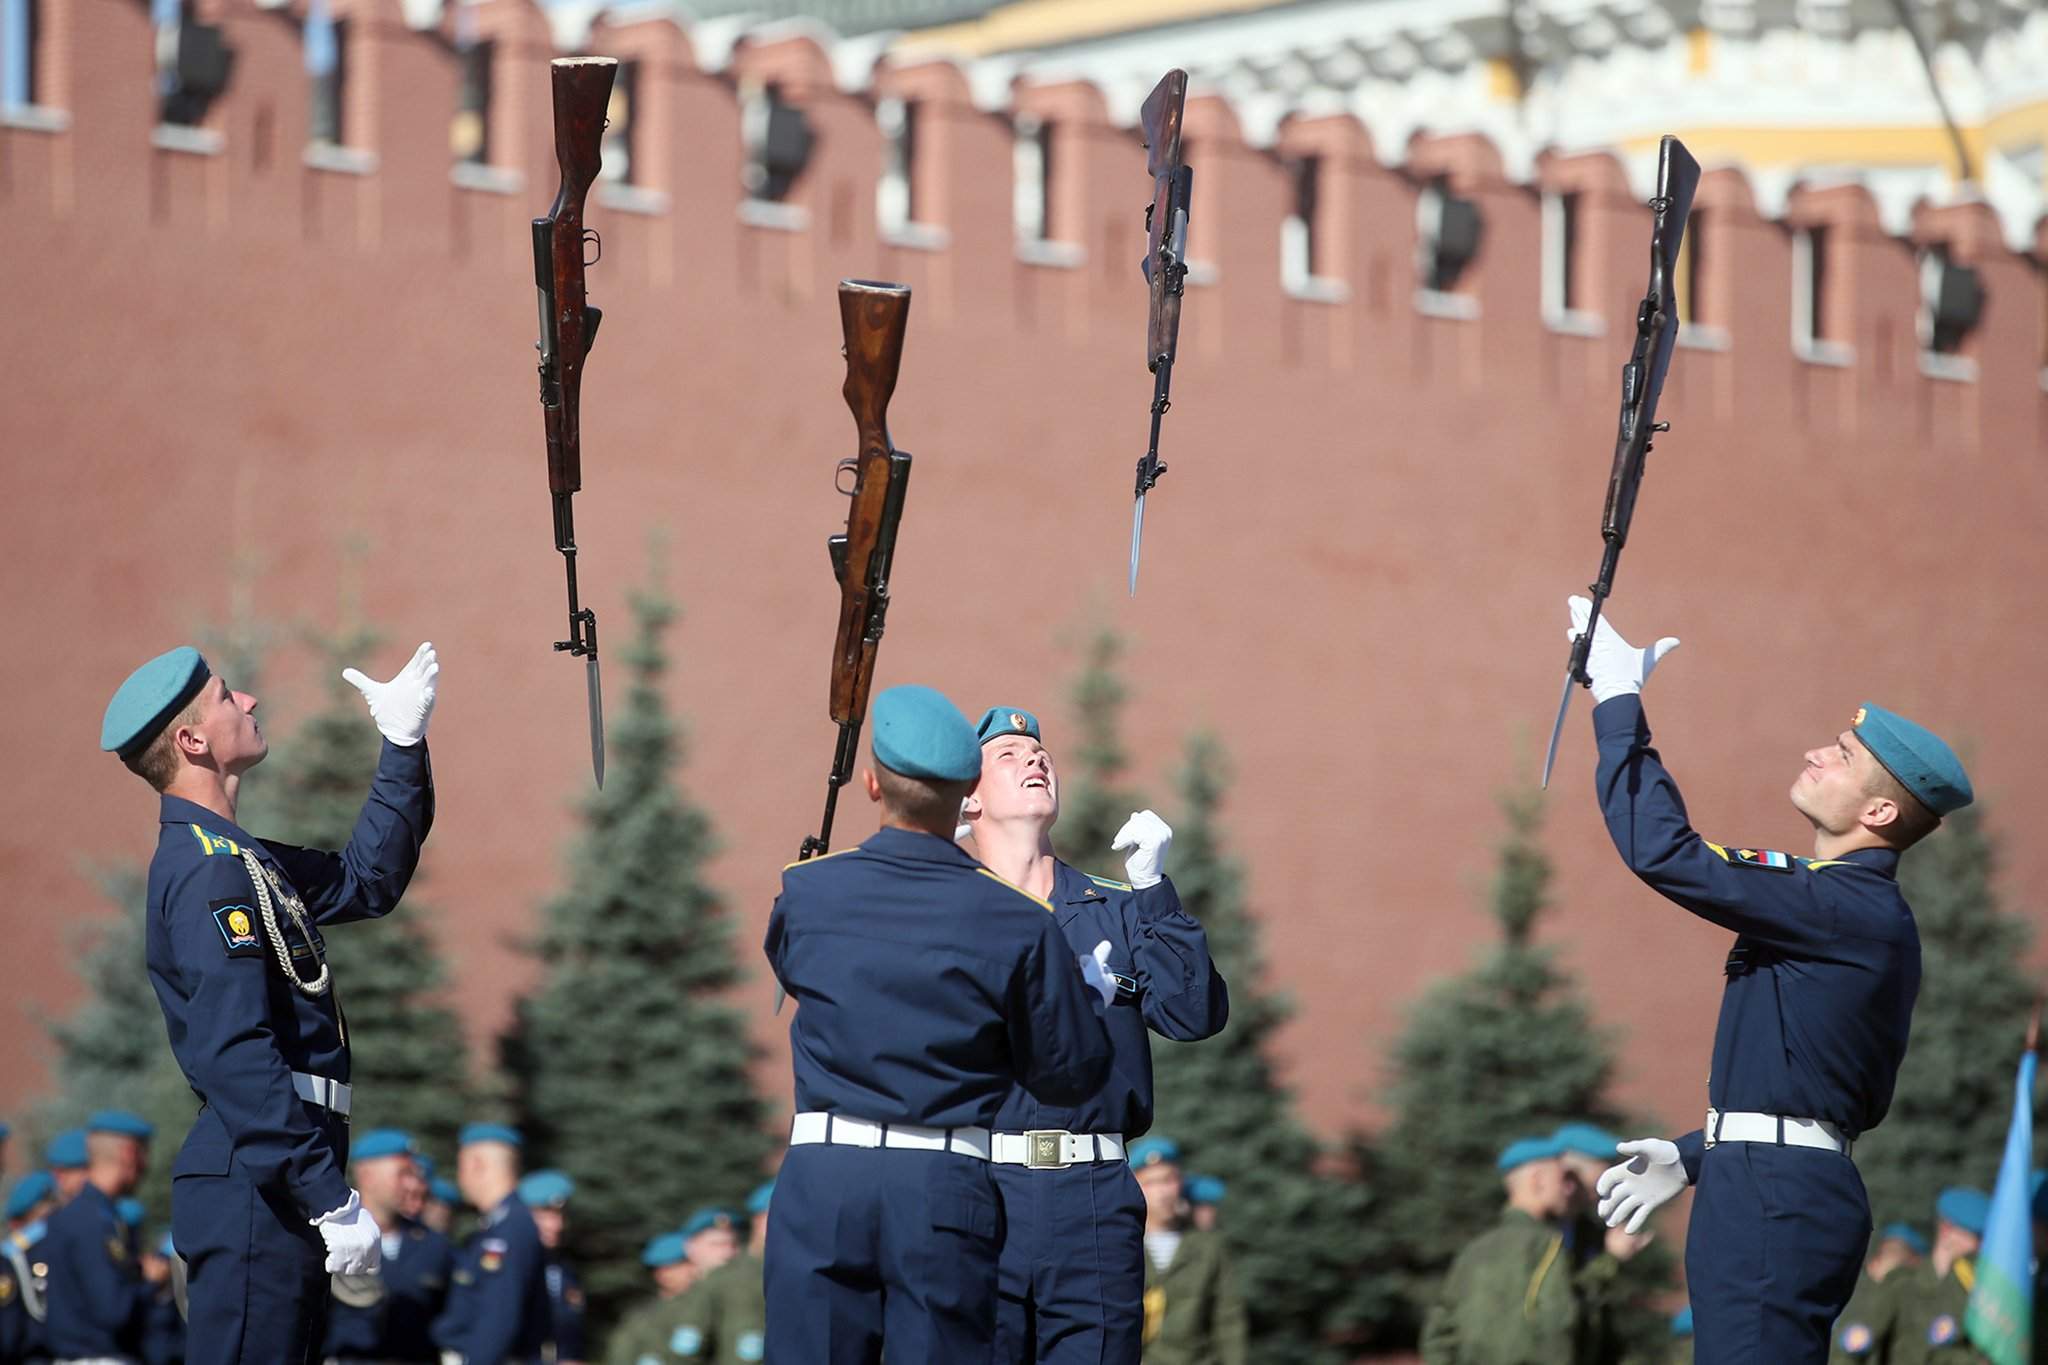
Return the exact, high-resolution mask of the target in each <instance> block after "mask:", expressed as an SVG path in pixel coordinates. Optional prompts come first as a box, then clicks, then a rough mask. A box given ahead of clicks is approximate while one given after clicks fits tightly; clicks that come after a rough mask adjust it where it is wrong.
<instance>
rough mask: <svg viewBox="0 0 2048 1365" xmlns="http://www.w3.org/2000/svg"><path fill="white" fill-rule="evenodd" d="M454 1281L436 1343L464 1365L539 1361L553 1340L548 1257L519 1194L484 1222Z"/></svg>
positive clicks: (460, 1259)
mask: <svg viewBox="0 0 2048 1365" xmlns="http://www.w3.org/2000/svg"><path fill="white" fill-rule="evenodd" d="M453 1278H454V1284H453V1287H452V1288H451V1289H450V1291H449V1294H448V1306H447V1308H446V1310H445V1311H444V1312H443V1313H442V1315H441V1320H440V1322H439V1323H437V1324H436V1325H435V1340H436V1341H437V1342H438V1343H439V1345H440V1346H441V1349H443V1350H445V1351H454V1352H456V1353H458V1354H460V1355H461V1356H462V1358H463V1362H464V1365H500V1362H505V1361H530V1360H538V1359H539V1358H540V1354H541V1350H542V1348H543V1347H545V1346H547V1345H548V1344H549V1343H551V1342H552V1341H553V1340H554V1322H553V1307H552V1305H551V1304H550V1303H549V1301H548V1282H547V1258H546V1252H545V1250H544V1249H543V1248H542V1247H541V1244H540V1230H539V1229H538V1228H536V1227H535V1226H534V1225H533V1214H532V1213H531V1212H529V1211H528V1210H527V1207H526V1205H525V1204H523V1203H521V1202H520V1200H519V1196H518V1195H516V1194H515V1195H508V1196H507V1197H506V1199H505V1202H504V1203H502V1204H500V1205H498V1207H496V1208H495V1209H492V1210H491V1211H490V1212H489V1213H488V1214H486V1215H484V1220H483V1225H482V1226H481V1227H479V1228H478V1229H477V1230H476V1231H475V1232H473V1233H471V1234H470V1237H469V1240H468V1241H466V1242H464V1243H463V1244H462V1252H461V1254H460V1255H458V1256H457V1257H456V1260H455V1272H454V1277H453Z"/></svg>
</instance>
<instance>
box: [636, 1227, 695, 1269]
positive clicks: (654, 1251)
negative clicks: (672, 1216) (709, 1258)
mask: <svg viewBox="0 0 2048 1365" xmlns="http://www.w3.org/2000/svg"><path fill="white" fill-rule="evenodd" d="M689 1259H690V1249H689V1248H688V1247H686V1246H684V1245H683V1234H681V1233H680V1232H664V1233H662V1234H661V1235H660V1236H659V1237H654V1238H650V1239H649V1240H648V1243H647V1245H646V1246H645V1247H644V1248H642V1249H641V1252H640V1264H641V1265H644V1266H646V1267H647V1268H648V1269H649V1270H659V1269H661V1268H662V1267H663V1266H666V1265H681V1264H682V1263H683V1262H684V1261H687V1260H689Z"/></svg>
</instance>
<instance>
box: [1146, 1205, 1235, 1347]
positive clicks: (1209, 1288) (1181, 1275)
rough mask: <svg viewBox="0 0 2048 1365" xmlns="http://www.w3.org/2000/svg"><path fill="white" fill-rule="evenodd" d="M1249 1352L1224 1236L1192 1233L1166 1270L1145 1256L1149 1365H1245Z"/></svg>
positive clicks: (1190, 1231) (1198, 1232)
mask: <svg viewBox="0 0 2048 1365" xmlns="http://www.w3.org/2000/svg"><path fill="white" fill-rule="evenodd" d="M1249 1352H1250V1345H1249V1338H1248V1334H1247V1330H1246V1327H1245V1316H1244V1297H1243V1295H1242V1294H1240V1293H1239V1292H1238V1287H1237V1277H1236V1275H1235V1274H1234V1273H1233V1272H1232V1271H1231V1268H1230V1258H1229V1257H1228V1256H1227V1255H1225V1254H1224V1250H1223V1239H1222V1237H1220V1236H1219V1235H1218V1234H1216V1233H1214V1232H1203V1231H1201V1230H1199V1229H1196V1228H1190V1229H1188V1230H1187V1231H1186V1232H1185V1233H1183V1234H1182V1235H1181V1239H1180V1246H1179V1247H1178V1248H1177V1249H1176V1250H1175V1251H1174V1253H1173V1260H1172V1261H1170V1262H1169V1263H1168V1264H1167V1267H1166V1269H1165V1270H1164V1271H1161V1270H1160V1269H1159V1268H1158V1267H1157V1266H1155V1265H1153V1264H1152V1258H1151V1256H1149V1255H1148V1256H1146V1257H1145V1355H1144V1361H1145V1365H1245V1362H1246V1360H1247V1358H1248V1356H1249Z"/></svg>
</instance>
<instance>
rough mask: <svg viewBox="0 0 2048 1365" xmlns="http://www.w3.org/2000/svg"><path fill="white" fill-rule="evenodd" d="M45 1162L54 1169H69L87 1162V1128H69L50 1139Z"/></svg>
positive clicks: (44, 1156)
mask: <svg viewBox="0 0 2048 1365" xmlns="http://www.w3.org/2000/svg"><path fill="white" fill-rule="evenodd" d="M43 1163H44V1164H45V1165H47V1166H48V1167H49V1168H50V1169H51V1170H53V1171H68V1170H73V1169H76V1168H77V1167H80V1166H83V1165H84V1164H85V1129H83V1128H67V1129H65V1130H64V1131H63V1132H61V1133H59V1134H57V1136H55V1137H53V1138H51V1139H50V1145H49V1147H48V1148H47V1149H46V1150H45V1151H44V1152H43Z"/></svg>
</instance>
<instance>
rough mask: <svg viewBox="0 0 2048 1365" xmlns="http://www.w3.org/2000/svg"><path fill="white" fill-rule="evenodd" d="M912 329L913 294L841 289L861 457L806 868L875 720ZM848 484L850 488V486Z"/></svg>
mask: <svg viewBox="0 0 2048 1365" xmlns="http://www.w3.org/2000/svg"><path fill="white" fill-rule="evenodd" d="M909 320H910V290H909V288H908V287H906V286H904V285H900V284H878V283H875V282H874V281H871V280H841V281H840V282H839V322H840V326H841V327H842V328H843V329H844V332H845V337H846V345H845V351H846V383H845V385H844V386H843V387H842V388H841V390H840V392H841V393H842V394H843V395H844V396H845V398H846V406H847V407H848V408H850V409H852V411H853V422H854V426H855V428H856V429H857V430H858V431H859V434H860V453H859V454H857V455H852V456H849V457H847V458H846V459H844V460H841V461H840V462H839V471H838V477H839V481H840V491H841V492H842V493H846V494H847V495H848V496H849V497H850V498H851V499H852V505H851V506H850V507H848V508H847V511H846V530H845V531H844V532H843V533H842V534H839V535H835V536H832V537H831V538H829V539H828V540H827V541H826V542H825V547H826V549H827V550H828V551H829V552H830V554H831V557H832V573H833V576H834V577H835V578H837V579H838V580H839V631H838V634H837V636H836V638H835V639H834V640H833V642H832V690H831V704H830V711H831V715H832V720H833V723H835V724H836V725H838V727H839V742H838V746H837V748H836V749H835V750H834V751H833V755H832V771H831V773H830V775H829V776H828V777H827V778H826V785H825V816H824V820H823V821H822V822H821V824H820V826H819V829H818V832H817V833H816V834H813V835H807V836H805V838H804V842H803V847H802V849H801V850H799V851H798V853H797V859H798V861H802V860H803V859H806V858H811V857H815V856H817V855H818V854H820V853H825V852H828V851H829V850H830V848H831V844H832V813H833V811H834V809H835V808H836V807H837V806H838V804H839V789H840V788H841V787H843V786H845V785H846V784H847V782H848V781H849V780H851V779H852V777H853V761H854V757H855V754H856V752H857V751H858V749H859V747H860V727H861V723H862V722H863V721H864V720H866V719H867V713H868V691H869V688H870V687H871V685H872V684H873V682H874V677H875V653H876V651H877V650H878V649H879V648H880V646H881V643H882V627H883V624H884V618H885V617H886V616H887V614H888V610H889V566H890V563H891V561H892V560H893V559H894V558H895V556H896V527H897V523H899V522H900V521H902V519H903V495H904V492H905V490H907V489H908V488H909V486H910V456H908V455H906V454H904V453H903V452H902V451H900V450H897V449H895V448H894V447H893V446H891V445H890V444H889V398H890V395H892V394H893V393H895V392H896V372H897V369H898V367H899V366H900V365H901V364H902V361H903V334H904V330H905V328H906V326H907V325H908V323H909ZM849 475H850V476H851V478H852V483H851V485H848V484H847V483H846V482H845V480H846V478H847V477H848V476H849Z"/></svg>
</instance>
